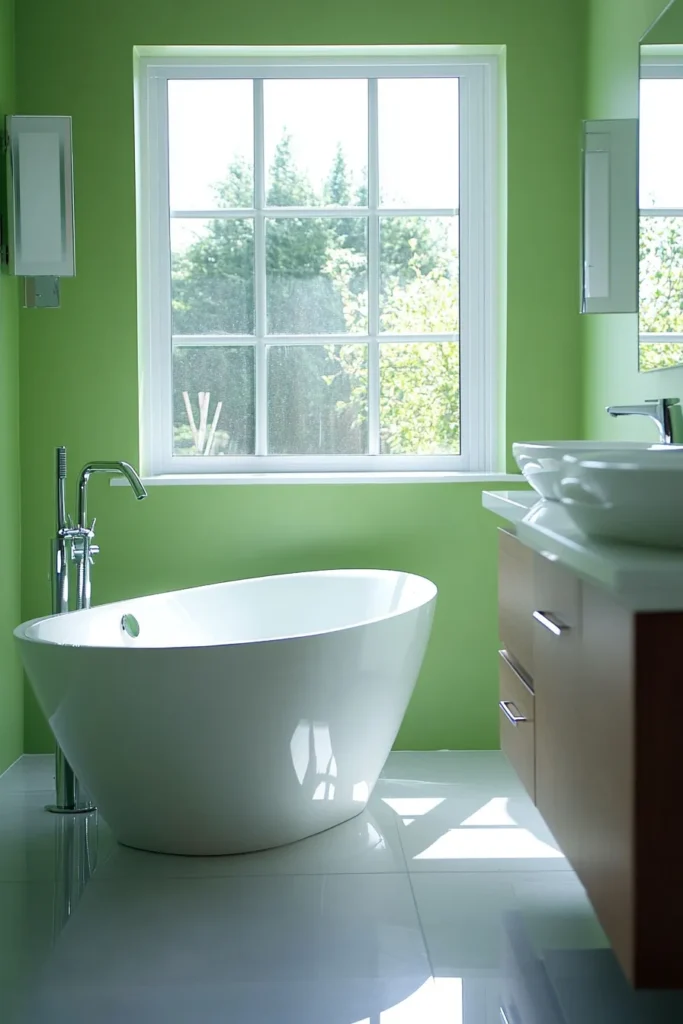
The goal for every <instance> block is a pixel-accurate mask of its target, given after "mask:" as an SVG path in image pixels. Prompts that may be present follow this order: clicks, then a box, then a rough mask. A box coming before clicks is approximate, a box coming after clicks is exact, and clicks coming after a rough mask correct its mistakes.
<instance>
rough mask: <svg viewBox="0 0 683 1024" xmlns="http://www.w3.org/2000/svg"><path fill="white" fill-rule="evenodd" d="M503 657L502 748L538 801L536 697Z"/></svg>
mask: <svg viewBox="0 0 683 1024" xmlns="http://www.w3.org/2000/svg"><path fill="white" fill-rule="evenodd" d="M499 655H500V704H499V712H500V746H501V750H502V751H503V753H504V754H505V756H506V757H507V759H508V761H509V762H510V764H511V765H512V767H513V768H514V769H515V771H516V772H517V774H518V775H519V777H520V779H521V780H522V782H523V783H524V786H525V787H526V789H527V791H528V793H529V795H530V796H531V799H532V800H535V798H536V779H535V775H536V749H535V736H534V718H535V711H534V703H535V702H534V695H533V693H532V691H531V690H530V689H529V687H528V686H527V684H526V683H525V681H524V679H523V678H522V677H521V675H520V674H519V672H518V671H517V669H516V667H515V665H514V664H513V663H512V661H511V659H510V656H509V655H508V653H507V651H500V652H499Z"/></svg>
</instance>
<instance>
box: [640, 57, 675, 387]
mask: <svg viewBox="0 0 683 1024" xmlns="http://www.w3.org/2000/svg"><path fill="white" fill-rule="evenodd" d="M639 162H640V369H641V370H660V369H665V368H666V367H669V366H676V365H679V364H681V363H683V58H682V57H664V56H647V55H645V56H643V58H642V61H641V82H640V161H639Z"/></svg>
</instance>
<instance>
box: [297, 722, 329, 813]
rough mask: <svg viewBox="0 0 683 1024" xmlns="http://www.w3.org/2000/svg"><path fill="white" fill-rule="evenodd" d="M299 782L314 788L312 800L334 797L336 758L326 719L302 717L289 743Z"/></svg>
mask: <svg viewBox="0 0 683 1024" xmlns="http://www.w3.org/2000/svg"><path fill="white" fill-rule="evenodd" d="M289 749H290V750H291V752H292V764H293V765H294V771H295V772H296V777H297V779H298V780H299V784H300V785H301V786H302V787H303V788H304V789H310V788H313V795H312V799H313V800H334V792H335V786H334V782H333V781H332V780H333V779H336V777H337V762H336V760H335V757H334V754H333V753H332V739H331V737H330V727H329V726H328V725H326V724H325V723H324V722H311V721H309V720H308V719H305V718H304V719H302V720H301V721H300V722H299V724H298V725H297V727H296V729H295V730H294V735H293V736H292V739H291V741H290V744H289Z"/></svg>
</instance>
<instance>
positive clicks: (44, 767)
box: [0, 754, 55, 799]
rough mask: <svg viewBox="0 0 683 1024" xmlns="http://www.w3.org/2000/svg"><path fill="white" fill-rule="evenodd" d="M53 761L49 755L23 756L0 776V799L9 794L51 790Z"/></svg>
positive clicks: (53, 772) (53, 773)
mask: <svg viewBox="0 0 683 1024" xmlns="http://www.w3.org/2000/svg"><path fill="white" fill-rule="evenodd" d="M54 768H55V759H54V757H53V756H52V755H51V754H24V756H23V757H20V758H19V760H18V761H15V762H14V764H13V765H11V766H10V767H9V768H8V769H7V771H6V772H4V773H3V774H2V775H0V799H2V798H3V797H5V796H7V795H8V794H9V793H29V792H31V791H32V790H52V788H53V783H54V775H55V771H54Z"/></svg>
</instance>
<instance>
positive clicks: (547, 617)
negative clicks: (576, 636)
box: [533, 612, 570, 636]
mask: <svg viewBox="0 0 683 1024" xmlns="http://www.w3.org/2000/svg"><path fill="white" fill-rule="evenodd" d="M533 615H534V618H535V619H536V622H540V623H541V625H542V626H544V627H545V628H546V629H547V630H548V631H549V632H550V633H552V634H553V635H554V636H562V634H563V633H567V632H569V628H570V627H569V626H567V625H566V624H565V623H564V622H563V621H562V619H558V617H557V615H553V613H552V612H534V613H533Z"/></svg>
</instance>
